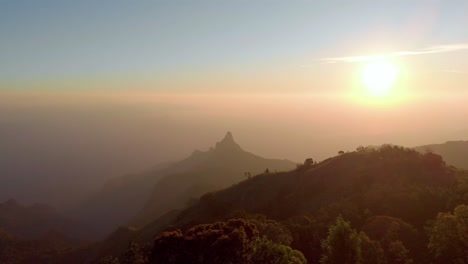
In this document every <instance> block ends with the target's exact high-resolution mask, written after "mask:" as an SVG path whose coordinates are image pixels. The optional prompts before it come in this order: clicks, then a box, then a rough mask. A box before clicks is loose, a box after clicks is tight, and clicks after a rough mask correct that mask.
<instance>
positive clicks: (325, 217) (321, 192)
mask: <svg viewBox="0 0 468 264" xmlns="http://www.w3.org/2000/svg"><path fill="white" fill-rule="evenodd" d="M205 155H208V154H205ZM218 177H221V175H218ZM463 203H465V204H468V172H467V171H464V170H459V169H456V168H454V167H450V166H447V165H446V164H445V162H444V160H443V159H442V157H441V156H439V155H437V154H434V153H431V152H428V153H420V152H417V151H415V150H412V149H407V148H402V147H397V146H390V145H385V146H382V147H380V148H378V149H372V148H368V149H365V148H362V149H360V150H359V151H355V152H349V153H343V154H341V155H338V156H335V157H332V158H329V159H327V160H324V161H322V162H320V163H318V164H316V163H313V162H305V163H304V164H302V165H300V166H298V167H297V168H296V169H295V170H292V171H289V172H277V173H271V172H270V173H261V174H259V175H256V176H254V177H251V178H249V179H244V180H243V181H242V182H240V183H238V184H235V185H233V186H231V187H228V188H226V189H223V190H220V191H217V192H211V193H207V194H205V195H203V196H201V197H200V199H199V200H198V201H196V202H193V204H192V205H191V206H189V207H187V208H186V209H183V210H180V211H173V212H170V213H167V214H165V215H163V216H161V217H160V218H159V219H157V220H155V221H153V222H151V223H150V224H148V225H146V226H145V227H144V228H141V229H139V230H130V229H127V230H126V231H125V232H122V230H121V233H120V235H115V236H113V237H112V245H114V246H115V247H116V248H114V249H111V248H109V247H106V246H105V245H110V244H106V243H109V242H107V241H105V242H103V246H102V248H106V251H107V252H112V254H113V255H118V254H119V253H118V252H120V253H121V252H123V251H125V245H126V244H128V241H129V240H131V241H140V242H142V243H145V242H150V241H152V239H153V238H154V237H156V236H158V235H160V234H161V233H162V232H164V231H165V230H168V232H164V233H163V234H162V235H161V236H159V238H158V239H160V240H161V243H166V242H167V243H169V244H168V245H166V246H167V248H168V249H169V248H171V247H173V248H174V250H175V251H174V252H173V253H174V254H178V253H177V250H178V247H177V245H176V244H173V245H172V244H170V243H171V242H170V239H172V238H174V239H175V240H174V241H179V238H180V236H183V233H181V232H179V231H177V230H179V229H181V230H186V232H189V231H190V230H194V229H193V228H195V230H198V229H203V226H205V227H208V225H206V224H208V223H214V222H217V221H227V220H228V219H232V218H242V219H244V220H245V221H251V220H250V219H255V218H256V216H255V215H261V216H262V217H266V218H267V219H272V221H278V222H280V223H281V226H284V227H285V228H286V229H287V231H285V232H286V233H288V235H287V236H289V237H291V241H292V243H291V244H290V246H291V248H293V249H296V250H299V251H301V252H302V253H303V254H304V256H305V257H306V258H307V260H308V262H309V263H318V262H319V259H320V256H321V254H322V253H323V251H322V247H321V245H322V241H323V240H324V239H325V238H326V237H327V234H329V233H328V232H329V231H328V230H329V229H328V228H329V226H330V225H331V224H333V222H334V220H335V219H337V216H339V215H342V217H343V218H344V219H346V220H348V221H349V222H350V224H351V225H352V226H353V227H355V228H357V230H358V231H361V232H365V233H364V235H362V237H363V238H362V239H363V241H368V242H369V243H371V244H372V243H373V245H377V246H379V247H380V246H381V247H382V248H381V251H382V254H384V255H385V257H386V258H387V259H388V260H387V261H390V260H391V259H392V256H394V255H392V254H395V252H400V253H398V254H401V256H404V257H405V258H408V259H414V260H415V263H428V262H430V261H431V258H433V256H432V255H431V253H430V252H428V250H427V245H428V243H429V241H428V235H427V233H426V230H427V227H428V226H430V225H431V223H433V222H432V221H433V220H434V219H435V218H436V217H437V216H438V213H439V212H447V211H451V210H453V209H454V208H455V206H457V205H459V204H463ZM337 221H338V220H337ZM338 222H339V221H338ZM202 224H203V225H202ZM197 225H200V226H198V227H197ZM216 225H219V224H216ZM187 230H188V231H187ZM205 230H206V229H205ZM272 232H273V231H272ZM275 232H277V231H274V233H275ZM282 232H283V231H282ZM119 236H120V238H121V239H122V241H120V242H118V240H119ZM174 236H178V237H179V238H177V239H176V237H174ZM360 236H361V235H360ZM171 237H172V238H171ZM166 238H167V239H169V240H166ZM186 239H188V240H190V239H191V237H187V238H186ZM371 240H372V241H371ZM174 243H176V242H174ZM177 243H179V242H177ZM155 245H156V244H155ZM232 249H233V250H236V249H235V248H232ZM154 250H161V249H157V248H156V247H155V248H154ZM194 250H196V249H194ZM200 250H203V249H200ZM370 263H375V262H370ZM388 263H396V262H392V261H390V262H388ZM398 263H400V262H398ZM402 263H409V262H402Z"/></svg>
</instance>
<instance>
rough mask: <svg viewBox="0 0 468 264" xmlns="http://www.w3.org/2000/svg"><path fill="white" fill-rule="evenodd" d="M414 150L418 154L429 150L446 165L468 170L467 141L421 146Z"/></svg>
mask: <svg viewBox="0 0 468 264" xmlns="http://www.w3.org/2000/svg"><path fill="white" fill-rule="evenodd" d="M414 149H416V150H417V151H419V152H425V151H427V150H430V151H432V152H434V153H436V154H438V155H441V156H442V157H443V158H444V160H445V162H447V164H449V165H453V166H455V167H457V168H463V169H467V170H468V141H447V142H445V143H442V144H430V145H423V146H419V147H415V148H414Z"/></svg>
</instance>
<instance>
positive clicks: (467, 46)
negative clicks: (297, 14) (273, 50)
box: [321, 43, 468, 63]
mask: <svg viewBox="0 0 468 264" xmlns="http://www.w3.org/2000/svg"><path fill="white" fill-rule="evenodd" d="M460 50H468V43H461V44H450V45H438V46H431V47H427V48H424V49H420V50H410V51H408V50H402V51H395V52H390V53H384V54H375V55H356V56H343V57H333V58H323V59H321V61H324V62H328V63H337V62H362V61H372V60H378V59H383V58H389V57H402V56H415V55H424V54H434V53H445V52H453V51H460Z"/></svg>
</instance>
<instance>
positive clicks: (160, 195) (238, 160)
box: [132, 132, 296, 226]
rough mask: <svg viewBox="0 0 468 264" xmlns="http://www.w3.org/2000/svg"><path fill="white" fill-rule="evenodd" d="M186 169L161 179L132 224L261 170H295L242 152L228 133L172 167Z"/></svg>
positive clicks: (286, 163)
mask: <svg viewBox="0 0 468 264" xmlns="http://www.w3.org/2000/svg"><path fill="white" fill-rule="evenodd" d="M175 167H177V168H186V169H185V170H179V171H180V172H179V173H174V174H170V175H167V176H165V177H164V178H162V179H161V180H160V181H158V183H157V184H156V185H155V186H154V188H153V190H152V193H151V197H150V198H149V200H148V201H147V202H146V205H145V206H144V208H143V210H142V211H140V212H139V213H138V215H137V216H136V217H135V218H134V219H133V221H132V224H134V225H137V226H143V225H145V224H147V223H149V222H151V221H153V220H154V219H156V218H158V217H159V216H161V215H163V214H164V213H167V212H169V211H170V210H174V209H181V208H183V207H185V206H187V205H190V203H191V202H194V201H195V202H196V201H197V200H198V198H199V197H200V196H201V195H203V194H205V193H207V192H211V191H216V190H220V189H222V188H226V187H229V186H230V185H232V184H235V183H238V182H240V181H242V180H245V179H246V178H249V177H251V176H253V175H256V174H259V173H261V172H264V171H271V172H275V171H288V170H291V169H293V168H295V167H296V163H294V162H292V161H289V160H279V159H266V158H262V157H259V156H257V155H254V154H252V153H250V152H247V151H244V150H243V149H242V148H241V147H240V146H239V144H237V143H236V142H235V141H234V138H233V136H232V134H231V132H227V133H226V136H225V137H224V138H223V139H222V140H221V141H220V142H218V143H216V146H215V147H214V148H211V149H210V150H208V151H205V152H202V151H195V152H194V153H193V154H192V155H191V156H190V157H188V158H186V159H184V160H182V161H181V162H179V163H177V164H175Z"/></svg>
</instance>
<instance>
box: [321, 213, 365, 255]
mask: <svg viewBox="0 0 468 264" xmlns="http://www.w3.org/2000/svg"><path fill="white" fill-rule="evenodd" d="M322 248H323V255H322V258H321V260H320V263H322V264H355V263H360V261H361V240H360V239H359V235H358V234H357V232H356V230H355V229H353V228H351V224H350V223H349V222H347V221H345V220H344V219H343V217H341V216H339V217H338V218H337V219H336V222H335V224H334V225H332V226H330V229H329V230H328V237H327V238H326V239H325V240H324V241H323V242H322Z"/></svg>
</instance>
